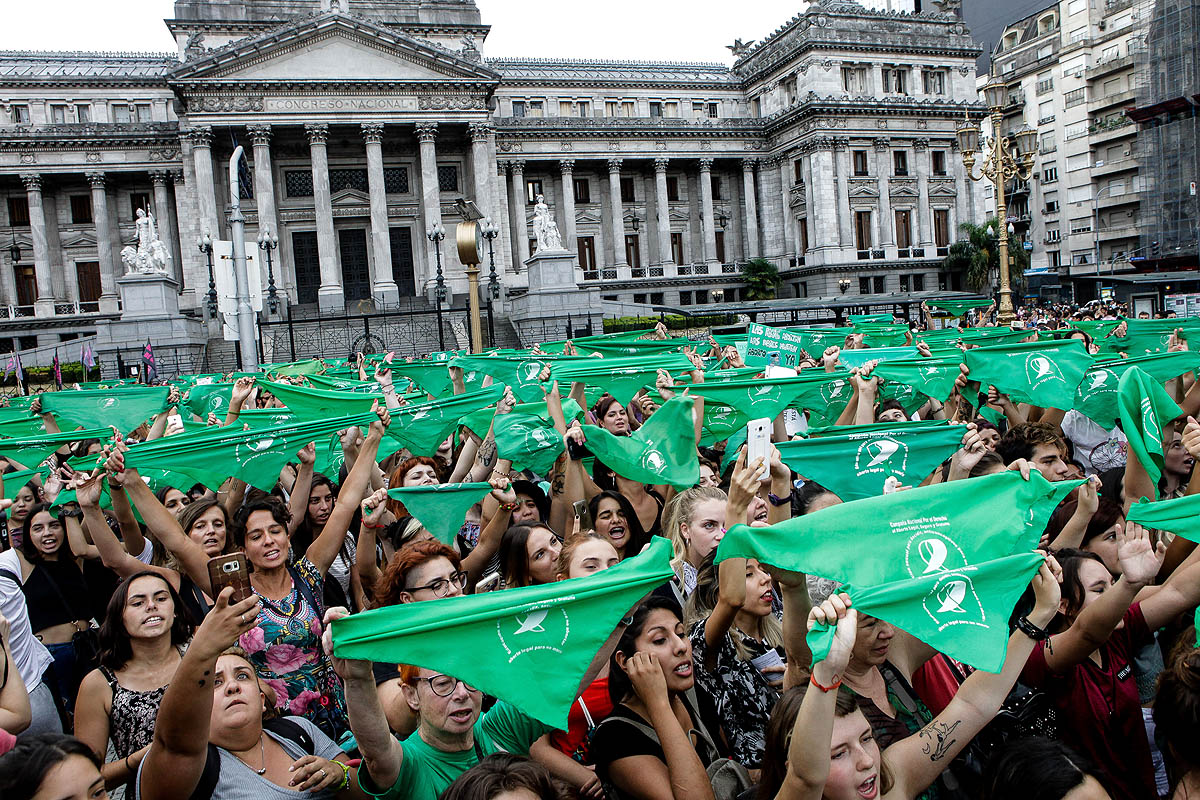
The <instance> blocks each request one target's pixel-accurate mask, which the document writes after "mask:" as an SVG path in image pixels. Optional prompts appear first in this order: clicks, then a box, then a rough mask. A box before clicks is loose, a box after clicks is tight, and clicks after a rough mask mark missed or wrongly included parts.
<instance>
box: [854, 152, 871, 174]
mask: <svg viewBox="0 0 1200 800" xmlns="http://www.w3.org/2000/svg"><path fill="white" fill-rule="evenodd" d="M867 174H868V173H867V151H866V150H855V151H854V176H855V177H856V178H862V177H865V176H866V175H867Z"/></svg>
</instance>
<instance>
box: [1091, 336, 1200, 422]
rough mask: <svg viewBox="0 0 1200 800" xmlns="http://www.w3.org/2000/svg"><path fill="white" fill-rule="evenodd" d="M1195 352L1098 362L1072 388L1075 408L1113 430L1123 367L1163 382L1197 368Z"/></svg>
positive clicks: (1155, 354)
mask: <svg viewBox="0 0 1200 800" xmlns="http://www.w3.org/2000/svg"><path fill="white" fill-rule="evenodd" d="M1196 365H1197V355H1196V353H1193V352H1191V351H1187V352H1177V353H1153V354H1151V355H1147V356H1135V357H1133V358H1117V359H1113V360H1112V361H1101V362H1098V363H1097V364H1096V365H1095V366H1094V367H1091V368H1090V369H1089V370H1088V371H1087V372H1086V373H1084V376H1083V380H1082V381H1081V382H1080V384H1079V388H1078V389H1076V390H1075V405H1074V408H1075V410H1076V411H1078V412H1079V413H1081V414H1083V415H1084V416H1085V417H1087V418H1088V419H1090V420H1092V421H1093V422H1095V423H1096V424H1097V425H1099V426H1100V427H1102V428H1104V429H1105V430H1112V429H1113V427H1114V426H1115V425H1116V424H1117V419H1118V417H1119V414H1118V411H1117V384H1118V383H1119V382H1120V380H1121V376H1122V375H1124V374H1125V372H1126V370H1128V369H1130V368H1132V367H1137V368H1138V369H1140V370H1142V371H1143V372H1145V373H1146V374H1147V375H1149V376H1150V377H1151V378H1154V379H1155V380H1156V381H1159V382H1165V381H1168V380H1170V379H1171V378H1174V377H1176V376H1178V375H1182V374H1184V373H1185V372H1190V371H1192V370H1193V369H1195V368H1196Z"/></svg>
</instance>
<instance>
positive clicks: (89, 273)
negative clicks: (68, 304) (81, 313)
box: [75, 261, 100, 303]
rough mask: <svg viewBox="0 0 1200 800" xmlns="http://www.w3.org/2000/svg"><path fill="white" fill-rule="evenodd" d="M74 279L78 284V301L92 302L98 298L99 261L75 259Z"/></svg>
mask: <svg viewBox="0 0 1200 800" xmlns="http://www.w3.org/2000/svg"><path fill="white" fill-rule="evenodd" d="M75 279H76V281H77V282H78V286H79V302H81V303H94V302H96V301H97V300H99V299H100V262H99V261H76V262H75Z"/></svg>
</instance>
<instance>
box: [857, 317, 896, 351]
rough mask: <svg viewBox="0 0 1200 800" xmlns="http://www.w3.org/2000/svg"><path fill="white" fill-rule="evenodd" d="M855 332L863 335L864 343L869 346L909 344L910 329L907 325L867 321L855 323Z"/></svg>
mask: <svg viewBox="0 0 1200 800" xmlns="http://www.w3.org/2000/svg"><path fill="white" fill-rule="evenodd" d="M854 332H855V333H861V334H862V335H863V344H865V345H866V346H867V347H904V346H906V345H907V344H908V337H909V330H908V326H907V325H873V324H869V323H867V324H860V325H855V326H854Z"/></svg>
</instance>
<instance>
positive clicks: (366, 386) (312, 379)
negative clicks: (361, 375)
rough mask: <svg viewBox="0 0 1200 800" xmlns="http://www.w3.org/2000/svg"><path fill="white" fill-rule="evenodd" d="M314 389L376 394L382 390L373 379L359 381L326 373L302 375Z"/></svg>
mask: <svg viewBox="0 0 1200 800" xmlns="http://www.w3.org/2000/svg"><path fill="white" fill-rule="evenodd" d="M304 379H305V380H306V381H308V383H309V385H310V386H312V387H313V388H314V389H329V390H330V391H334V392H368V393H371V394H378V393H380V392H382V391H383V390H382V389H381V388H380V386H379V384H378V383H376V382H375V381H374V380H369V381H360V380H357V379H354V380H352V379H349V378H331V377H330V376H328V375H306V376H305V377H304Z"/></svg>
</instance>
